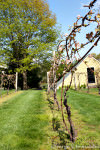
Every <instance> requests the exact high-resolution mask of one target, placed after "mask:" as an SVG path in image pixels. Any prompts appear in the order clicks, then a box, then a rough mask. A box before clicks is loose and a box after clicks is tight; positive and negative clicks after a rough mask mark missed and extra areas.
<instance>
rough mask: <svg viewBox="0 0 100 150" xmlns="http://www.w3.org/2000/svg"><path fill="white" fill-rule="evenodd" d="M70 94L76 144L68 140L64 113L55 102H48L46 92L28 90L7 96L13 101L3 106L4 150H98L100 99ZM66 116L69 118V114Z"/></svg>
mask: <svg viewBox="0 0 100 150" xmlns="http://www.w3.org/2000/svg"><path fill="white" fill-rule="evenodd" d="M67 94H68V95H69V98H68V103H69V105H70V106H71V110H72V120H73V122H74V125H75V129H76V131H77V138H76V142H75V143H72V142H70V140H69V139H68V135H67V132H66V130H65V128H64V125H63V123H62V118H61V112H60V111H58V110H57V108H56V107H54V102H53V99H52V98H49V99H48V101H47V100H46V95H45V92H44V91H42V90H28V91H22V92H19V93H18V94H17V93H15V95H13V96H10V95H9V97H6V98H9V100H7V101H5V102H3V103H2V104H0V150H65V149H68V150H72V149H73V150H77V149H82V147H83V149H88V148H89V149H90V148H91V149H93V150H95V149H97V148H96V147H100V96H97V95H91V94H88V93H81V92H77V91H74V90H69V91H68V93H67ZM11 95H12V94H11ZM58 98H59V99H60V91H58ZM64 111H65V110H64ZM64 115H65V117H66V116H67V115H66V112H64ZM66 120H67V117H66ZM77 147H78V148H77ZM84 147H85V148H84Z"/></svg>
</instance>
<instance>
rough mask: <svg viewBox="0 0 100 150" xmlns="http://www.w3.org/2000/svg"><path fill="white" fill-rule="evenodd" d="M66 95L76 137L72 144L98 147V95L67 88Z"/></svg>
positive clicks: (99, 138) (99, 112) (99, 106)
mask: <svg viewBox="0 0 100 150" xmlns="http://www.w3.org/2000/svg"><path fill="white" fill-rule="evenodd" d="M67 96H69V97H68V103H69V105H70V106H71V110H72V120H73V122H74V125H75V128H76V131H77V139H76V142H75V144H73V146H75V145H76V146H77V145H78V146H90V147H91V146H92V149H93V147H94V149H95V146H99V148H100V96H97V95H92V94H88V93H81V92H78V91H74V90H69V91H68V93H67ZM58 97H60V91H58ZM65 116H66V115H65ZM69 145H70V144H69Z"/></svg>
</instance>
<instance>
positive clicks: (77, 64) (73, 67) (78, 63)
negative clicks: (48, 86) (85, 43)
mask: <svg viewBox="0 0 100 150" xmlns="http://www.w3.org/2000/svg"><path fill="white" fill-rule="evenodd" d="M87 57H90V58H93V59H94V60H96V61H97V62H98V63H100V61H99V60H97V59H95V58H94V57H93V56H91V55H88V56H87V55H86V56H85V57H83V58H82V59H80V60H79V62H77V63H76V64H75V65H74V66H72V68H70V69H69V70H68V73H66V74H65V79H66V78H67V77H68V76H69V75H70V74H71V70H75V68H77V67H78V66H79V65H80V64H81V63H82V62H83V60H84V59H85V58H87ZM62 82H63V77H62V78H61V79H60V80H59V81H58V82H57V87H58V86H59V85H60V84H61V83H62Z"/></svg>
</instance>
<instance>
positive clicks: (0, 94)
mask: <svg viewBox="0 0 100 150" xmlns="http://www.w3.org/2000/svg"><path fill="white" fill-rule="evenodd" d="M14 91H15V89H12V90H9V93H8V94H10V93H12V92H14ZM7 92H8V91H7V90H4V89H0V97H2V96H5V95H7Z"/></svg>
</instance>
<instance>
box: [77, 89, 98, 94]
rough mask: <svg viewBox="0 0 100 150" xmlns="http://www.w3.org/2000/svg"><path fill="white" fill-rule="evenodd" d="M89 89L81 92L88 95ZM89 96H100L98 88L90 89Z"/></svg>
mask: <svg viewBox="0 0 100 150" xmlns="http://www.w3.org/2000/svg"><path fill="white" fill-rule="evenodd" d="M87 91H88V89H86V88H85V89H84V88H83V89H80V90H79V92H84V93H87ZM89 94H94V95H99V90H98V88H89Z"/></svg>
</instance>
